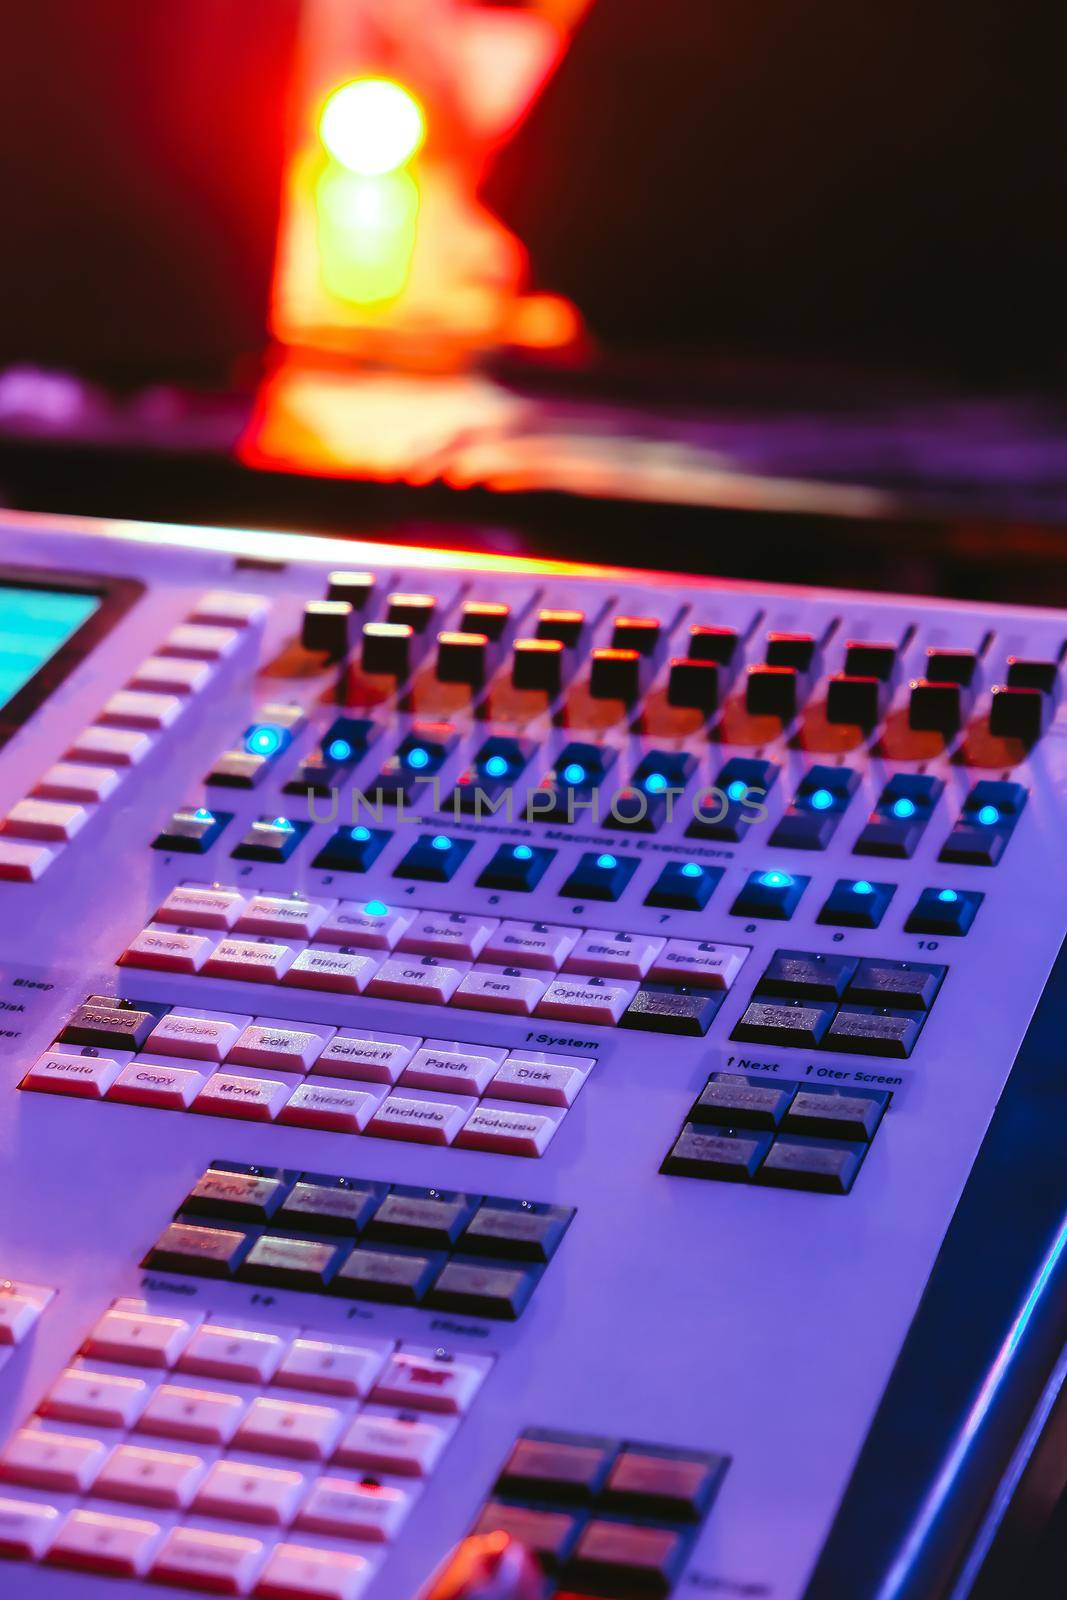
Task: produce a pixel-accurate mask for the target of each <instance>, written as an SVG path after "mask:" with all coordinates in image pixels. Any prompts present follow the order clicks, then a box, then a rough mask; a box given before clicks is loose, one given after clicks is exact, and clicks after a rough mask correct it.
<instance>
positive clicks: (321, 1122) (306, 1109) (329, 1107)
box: [278, 1083, 381, 1133]
mask: <svg viewBox="0 0 1067 1600" xmlns="http://www.w3.org/2000/svg"><path fill="white" fill-rule="evenodd" d="M380 1098H381V1091H380V1090H379V1091H378V1092H377V1093H375V1092H367V1091H365V1090H364V1091H361V1090H359V1089H341V1088H330V1087H328V1086H327V1085H325V1084H319V1083H301V1084H299V1085H298V1086H297V1087H296V1088H295V1089H294V1090H293V1092H292V1094H291V1095H290V1096H289V1099H288V1100H287V1101H286V1103H285V1105H284V1106H283V1107H282V1109H281V1110H280V1111H279V1113H278V1121H279V1122H282V1123H286V1124H291V1125H292V1126H294V1127H300V1128H325V1129H327V1130H328V1131H330V1132H333V1133H362V1132H363V1131H364V1129H365V1128H366V1126H367V1124H368V1122H369V1121H370V1119H371V1117H372V1116H373V1115H374V1113H375V1111H376V1110H377V1107H378V1101H379V1099H380Z"/></svg>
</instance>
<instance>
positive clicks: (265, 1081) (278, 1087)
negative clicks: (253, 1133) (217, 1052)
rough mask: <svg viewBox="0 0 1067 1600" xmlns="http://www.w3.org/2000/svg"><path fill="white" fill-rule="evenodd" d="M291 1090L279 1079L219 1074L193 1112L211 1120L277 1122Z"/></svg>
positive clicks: (201, 1093)
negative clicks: (197, 1112)
mask: <svg viewBox="0 0 1067 1600" xmlns="http://www.w3.org/2000/svg"><path fill="white" fill-rule="evenodd" d="M290 1087H291V1086H290V1085H289V1084H287V1083H284V1082H280V1081H279V1080H278V1079H272V1078H252V1077H242V1076H241V1075H240V1074H233V1073H226V1072H216V1073H215V1074H214V1075H213V1076H212V1077H210V1078H209V1079H208V1081H207V1083H205V1085H204V1087H203V1088H202V1089H201V1091H200V1093H199V1094H198V1095H197V1097H196V1099H195V1100H194V1101H193V1105H192V1109H193V1110H194V1111H199V1112H201V1113H202V1114H203V1115H205V1116H209V1117H241V1118H243V1119H244V1120H245V1121H247V1122H273V1121H274V1119H275V1117H276V1116H277V1115H278V1113H279V1111H280V1110H281V1109H282V1107H283V1106H284V1104H285V1102H286V1100H287V1099H288V1098H289V1090H290Z"/></svg>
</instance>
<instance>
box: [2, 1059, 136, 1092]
mask: <svg viewBox="0 0 1067 1600" xmlns="http://www.w3.org/2000/svg"><path fill="white" fill-rule="evenodd" d="M119 1070H120V1069H119V1063H118V1062H117V1061H113V1060H112V1059H111V1058H110V1057H109V1056H83V1055H77V1054H75V1053H74V1051H73V1050H71V1051H69V1052H68V1051H66V1050H46V1051H45V1053H44V1055H43V1056H38V1058H37V1060H36V1061H35V1062H34V1064H33V1066H32V1067H31V1068H30V1070H29V1072H27V1074H26V1076H25V1077H24V1078H23V1080H22V1087H23V1088H24V1089H38V1090H40V1091H42V1092H43V1093H44V1094H72V1095H75V1096H76V1097H77V1098H78V1099H80V1100H102V1099H103V1098H104V1096H105V1095H106V1094H107V1092H108V1090H109V1089H110V1088H111V1085H112V1084H113V1083H114V1081H115V1079H116V1078H117V1077H118V1075H119Z"/></svg>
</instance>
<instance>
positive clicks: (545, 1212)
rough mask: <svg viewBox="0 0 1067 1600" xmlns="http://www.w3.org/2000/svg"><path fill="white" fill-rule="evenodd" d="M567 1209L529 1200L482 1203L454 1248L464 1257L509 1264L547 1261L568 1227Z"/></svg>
mask: <svg viewBox="0 0 1067 1600" xmlns="http://www.w3.org/2000/svg"><path fill="white" fill-rule="evenodd" d="M573 1217H574V1211H573V1209H571V1208H570V1207H568V1206H553V1205H546V1204H541V1203H538V1202H536V1201H532V1200H486V1201H483V1203H482V1204H481V1205H480V1206H479V1207H478V1210H477V1211H476V1212H475V1214H474V1216H473V1217H472V1218H471V1220H470V1222H469V1223H468V1224H467V1227H466V1230H465V1232H464V1233H463V1236H462V1238H461V1239H460V1241H459V1246H458V1248H459V1249H460V1250H462V1251H464V1252H465V1253H466V1254H468V1255H486V1256H495V1257H501V1256H503V1257H504V1258H506V1259H508V1260H512V1261H533V1262H539V1263H541V1264H544V1263H545V1262H548V1261H551V1259H552V1257H553V1256H554V1255H555V1253H556V1250H557V1249H558V1247H559V1244H560V1241H561V1240H562V1238H563V1235H564V1234H565V1233H566V1231H567V1229H568V1228H569V1227H570V1224H571V1220H572V1218H573Z"/></svg>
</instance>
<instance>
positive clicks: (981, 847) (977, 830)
mask: <svg viewBox="0 0 1067 1600" xmlns="http://www.w3.org/2000/svg"><path fill="white" fill-rule="evenodd" d="M1027 798H1028V796H1027V791H1026V790H1025V789H1024V788H1023V786H1022V784H1021V783H1005V782H996V781H994V780H991V779H983V780H982V781H981V782H979V783H976V784H975V786H974V788H973V789H972V790H971V792H970V794H969V795H968V796H967V799H966V800H965V801H964V803H963V811H962V812H961V814H960V817H959V820H958V822H957V823H956V824H955V826H954V828H953V829H952V832H951V833H950V834H949V836H948V838H947V839H946V840H945V843H944V845H943V847H942V850H941V854H940V856H939V857H938V860H939V861H952V862H960V863H966V864H967V865H968V866H972V867H992V866H995V865H996V863H997V862H998V861H999V860H1000V858H1001V856H1002V855H1003V853H1004V847H1005V845H1006V844H1007V842H1008V840H1009V839H1010V838H1011V836H1012V833H1013V831H1014V829H1015V824H1016V823H1017V822H1018V820H1019V817H1020V816H1021V815H1022V811H1023V807H1024V806H1025V805H1026V801H1027Z"/></svg>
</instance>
